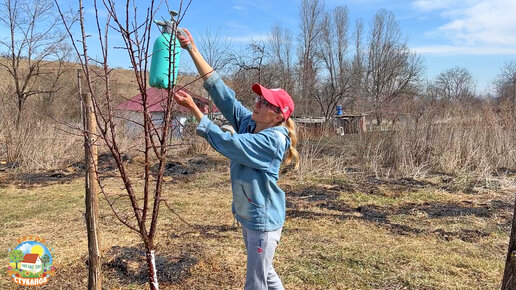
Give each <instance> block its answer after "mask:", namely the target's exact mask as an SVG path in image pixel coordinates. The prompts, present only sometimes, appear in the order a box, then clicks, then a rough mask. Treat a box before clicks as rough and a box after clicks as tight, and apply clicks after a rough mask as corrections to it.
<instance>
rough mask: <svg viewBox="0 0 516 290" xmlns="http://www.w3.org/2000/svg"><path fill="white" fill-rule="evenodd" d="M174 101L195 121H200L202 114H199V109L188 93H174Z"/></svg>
mask: <svg viewBox="0 0 516 290" xmlns="http://www.w3.org/2000/svg"><path fill="white" fill-rule="evenodd" d="M174 100H175V101H176V103H178V104H179V105H181V106H183V107H185V108H187V109H189V110H190V112H192V114H193V115H194V116H195V118H197V120H201V119H202V117H203V116H204V114H203V113H202V112H201V110H200V109H199V107H197V105H196V104H195V102H194V100H193V98H192V96H190V95H189V94H188V93H186V92H184V91H178V92H177V93H174Z"/></svg>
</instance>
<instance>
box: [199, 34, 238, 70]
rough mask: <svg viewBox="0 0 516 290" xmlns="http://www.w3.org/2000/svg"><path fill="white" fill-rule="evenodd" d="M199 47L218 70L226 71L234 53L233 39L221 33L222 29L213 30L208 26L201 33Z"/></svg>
mask: <svg viewBox="0 0 516 290" xmlns="http://www.w3.org/2000/svg"><path fill="white" fill-rule="evenodd" d="M197 42H198V45H197V46H198V47H199V50H200V51H202V52H203V56H204V58H205V59H206V61H207V62H208V63H209V64H210V65H211V66H212V67H213V69H215V70H217V71H218V72H222V71H224V69H226V68H227V67H228V65H229V61H230V58H231V55H232V52H231V40H230V39H229V38H227V37H222V36H221V35H220V29H217V30H216V31H212V30H211V28H210V27H208V28H207V29H206V30H205V32H204V34H200V35H199V41H197Z"/></svg>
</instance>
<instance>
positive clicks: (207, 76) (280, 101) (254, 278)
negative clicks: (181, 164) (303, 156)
mask: <svg viewBox="0 0 516 290" xmlns="http://www.w3.org/2000/svg"><path fill="white" fill-rule="evenodd" d="M185 32H186V34H187V36H188V37H184V36H181V35H180V34H178V35H177V37H178V39H179V42H180V43H181V46H182V47H183V48H186V47H187V45H188V44H191V48H190V49H189V50H188V51H189V53H190V56H191V57H192V60H193V61H194V63H195V65H196V67H197V70H198V71H199V74H200V75H201V76H202V78H203V79H204V88H205V89H206V90H207V91H208V93H209V94H210V96H211V97H212V98H213V101H214V102H215V105H216V106H217V108H218V109H219V110H220V111H221V112H222V114H223V115H224V117H225V118H226V119H227V120H228V121H229V122H230V123H231V125H232V126H233V128H234V129H235V133H233V134H232V133H230V132H223V131H222V130H221V129H220V128H219V126H217V125H216V124H214V123H213V122H212V121H211V120H210V119H208V118H207V117H206V116H205V115H203V113H202V112H201V111H200V110H199V108H198V107H197V106H196V105H195V103H194V102H193V99H192V97H191V96H190V95H188V94H187V93H185V92H183V91H179V92H178V93H176V94H175V95H174V99H175V101H176V102H177V103H178V104H180V105H182V106H184V107H186V108H188V109H189V110H190V111H191V112H192V113H193V114H194V116H195V117H196V118H197V120H200V122H199V125H198V127H197V130H196V133H197V134H198V135H200V136H202V137H203V138H204V139H206V141H208V143H209V144H210V145H211V146H212V147H213V148H214V149H215V150H216V151H218V152H219V153H221V154H222V155H224V156H226V157H228V158H229V159H230V172H231V173H230V174H231V188H232V192H233V203H232V212H233V214H234V216H235V218H236V219H237V220H238V221H239V222H240V223H241V224H242V235H243V238H244V244H245V247H246V251H247V272H246V282H245V287H244V289H283V284H282V283H281V280H280V278H279V276H278V275H277V273H276V271H275V270H274V267H273V265H272V260H273V257H274V252H275V250H276V247H277V245H278V243H279V240H280V237H281V230H282V227H283V223H284V222H285V193H284V192H283V190H281V188H280V187H279V186H278V184H277V181H278V178H279V169H280V164H281V163H282V162H283V161H285V162H286V163H290V162H291V161H294V163H295V167H296V168H297V167H298V166H299V154H298V153H297V151H296V149H295V145H296V143H297V137H296V133H295V124H294V122H293V121H292V119H291V118H290V116H291V115H292V112H293V111H294V101H293V100H292V97H291V96H290V95H289V94H288V93H287V92H286V91H284V90H282V89H268V88H266V87H264V86H262V85H260V84H254V85H253V86H252V90H253V91H254V92H255V93H256V100H255V105H254V110H253V111H250V110H248V109H247V108H246V107H244V106H243V105H242V104H241V103H240V102H239V101H238V100H237V99H236V98H235V93H234V91H233V90H231V89H230V88H229V87H228V86H226V84H225V83H224V81H223V80H222V79H221V78H220V76H219V75H218V74H217V72H215V71H214V70H213V69H212V68H211V66H210V65H209V64H208V63H207V62H206V60H205V59H204V58H203V57H202V55H201V54H200V53H199V51H198V50H197V47H196V46H195V43H194V41H193V38H192V35H191V34H190V32H188V30H187V29H185Z"/></svg>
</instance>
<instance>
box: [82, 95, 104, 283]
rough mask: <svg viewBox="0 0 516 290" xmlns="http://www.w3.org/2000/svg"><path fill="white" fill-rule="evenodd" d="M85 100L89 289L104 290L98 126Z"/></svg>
mask: <svg viewBox="0 0 516 290" xmlns="http://www.w3.org/2000/svg"><path fill="white" fill-rule="evenodd" d="M83 99H84V104H85V105H84V106H85V108H84V110H83V112H84V115H83V118H84V125H85V126H84V127H85V128H84V129H85V131H86V134H85V136H84V151H85V155H86V156H85V167H86V195H85V202H86V230H87V232H88V289H89V290H92V289H95V290H100V289H102V287H101V285H102V275H101V274H102V273H101V266H102V264H101V261H100V239H99V234H98V228H99V225H98V187H97V178H96V175H95V164H97V146H96V145H94V144H93V142H94V141H93V140H94V136H95V134H96V129H97V124H96V122H95V115H94V113H93V103H92V100H91V96H90V95H89V94H84V95H83Z"/></svg>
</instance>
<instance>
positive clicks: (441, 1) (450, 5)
mask: <svg viewBox="0 0 516 290" xmlns="http://www.w3.org/2000/svg"><path fill="white" fill-rule="evenodd" d="M476 2H478V0H463V1H457V0H416V1H413V2H412V6H413V7H414V8H416V9H418V10H422V11H434V10H444V9H456V8H458V7H468V6H471V5H473V4H475V3H476Z"/></svg>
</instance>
